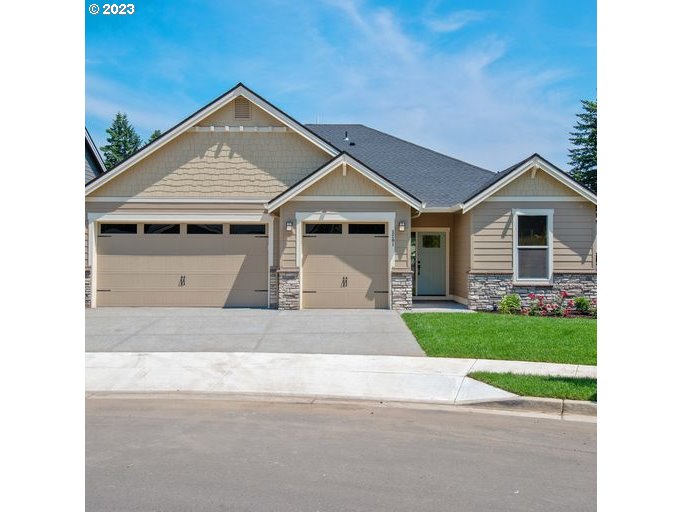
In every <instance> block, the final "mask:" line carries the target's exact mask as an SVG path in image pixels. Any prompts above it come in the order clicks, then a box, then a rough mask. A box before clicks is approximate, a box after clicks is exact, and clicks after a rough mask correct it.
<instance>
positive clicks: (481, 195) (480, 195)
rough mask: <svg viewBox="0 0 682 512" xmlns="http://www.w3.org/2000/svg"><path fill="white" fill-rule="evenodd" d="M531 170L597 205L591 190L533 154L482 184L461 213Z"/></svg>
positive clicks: (467, 201)
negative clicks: (541, 173) (543, 173)
mask: <svg viewBox="0 0 682 512" xmlns="http://www.w3.org/2000/svg"><path fill="white" fill-rule="evenodd" d="M533 168H537V169H542V170H543V171H545V172H546V173H547V174H549V175H550V176H552V177H553V178H556V179H557V180H558V181H559V182H561V183H562V184H563V185H566V186H567V187H568V188H570V189H571V190H573V191H574V192H576V193H577V194H578V195H581V196H582V197H584V198H585V199H587V200H588V201H590V202H591V203H593V204H597V196H596V195H595V194H594V193H593V192H592V191H591V190H589V189H587V188H586V187H584V186H583V185H581V184H580V183H578V182H577V181H575V180H574V179H573V177H571V176H570V175H569V174H567V173H566V172H564V171H562V170H561V169H559V168H558V167H557V166H556V165H554V164H552V163H551V162H550V161H549V160H547V159H546V158H544V157H543V156H541V155H539V154H538V153H533V154H532V155H530V156H529V157H528V158H525V159H523V160H521V161H520V162H518V163H516V164H514V165H512V166H511V167H508V168H507V169H505V170H504V171H500V172H498V173H497V174H495V175H494V176H493V177H492V179H490V180H489V181H488V182H487V183H484V184H483V185H482V186H481V187H480V188H479V189H478V190H476V191H475V192H474V193H472V194H471V195H470V196H469V197H468V198H467V199H466V200H464V201H462V203H463V204H462V211H463V212H465V213H466V212H467V211H469V210H471V209H472V208H473V207H474V206H476V205H478V204H480V203H481V202H483V201H485V200H486V199H488V198H489V197H490V196H492V195H493V194H494V193H495V192H498V191H499V190H500V189H502V188H503V187H505V186H506V185H508V184H509V183H511V182H512V181H514V180H515V179H516V178H518V177H519V176H521V175H522V174H523V173H525V172H526V171H528V170H530V169H533Z"/></svg>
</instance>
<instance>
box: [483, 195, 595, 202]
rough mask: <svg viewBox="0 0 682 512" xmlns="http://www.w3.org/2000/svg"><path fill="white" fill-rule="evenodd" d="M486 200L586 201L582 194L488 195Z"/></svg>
mask: <svg viewBox="0 0 682 512" xmlns="http://www.w3.org/2000/svg"><path fill="white" fill-rule="evenodd" d="M486 201H488V202H491V203H505V202H514V203H517V202H528V203H540V202H543V203H547V202H551V203H566V202H571V203H573V202H587V199H585V198H584V197H582V196H495V197H489V198H488V199H486Z"/></svg>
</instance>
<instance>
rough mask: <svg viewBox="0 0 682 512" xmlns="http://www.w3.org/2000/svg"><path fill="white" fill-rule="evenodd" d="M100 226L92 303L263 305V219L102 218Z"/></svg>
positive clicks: (265, 274)
mask: <svg viewBox="0 0 682 512" xmlns="http://www.w3.org/2000/svg"><path fill="white" fill-rule="evenodd" d="M99 229H100V231H99V233H98V237H97V306H204V307H210V306H213V307H230V306H232V307H256V306H267V301H268V256H267V254H268V237H267V233H266V226H265V225H263V224H229V225H228V224H101V225H100V227H99Z"/></svg>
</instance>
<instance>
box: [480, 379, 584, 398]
mask: <svg viewBox="0 0 682 512" xmlns="http://www.w3.org/2000/svg"><path fill="white" fill-rule="evenodd" d="M469 377H471V378H472V379H476V380H480V381H481V382H485V383H486V384H490V385H491V386H495V387H496V388H500V389H504V390H505V391H509V392H510V393H514V394H516V395H521V396H539V397H543V398H563V399H568V400H590V401H591V402H596V401H597V379H578V378H571V377H548V376H540V375H516V374H513V373H490V372H473V373H470V374H469Z"/></svg>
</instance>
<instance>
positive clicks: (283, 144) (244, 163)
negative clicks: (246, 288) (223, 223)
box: [91, 132, 330, 198]
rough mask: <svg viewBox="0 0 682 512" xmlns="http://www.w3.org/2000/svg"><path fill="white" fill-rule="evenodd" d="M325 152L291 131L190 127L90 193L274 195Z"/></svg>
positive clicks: (301, 175) (318, 163)
mask: <svg viewBox="0 0 682 512" xmlns="http://www.w3.org/2000/svg"><path fill="white" fill-rule="evenodd" d="M329 158H330V157H329V155H327V154H326V153H325V152H324V151H322V150H321V149H319V148H317V147H316V146H314V145H313V144H311V143H310V142H308V141H306V140H305V139H304V138H303V137H301V136H300V135H298V134H295V133H292V132H287V133H225V132H223V133H220V132H214V133H205V132H204V133H194V132H188V133H184V134H182V135H180V136H178V137H177V138H176V139H174V140H172V141H171V142H169V143H168V144H166V145H165V146H163V147H162V148H159V149H158V150H157V151H156V152H154V153H152V154H151V155H149V156H147V157H146V158H144V159H143V160H141V161H140V162H139V163H137V164H135V165H134V166H132V167H131V168H130V169H128V170H126V171H125V172H123V173H122V174H120V175H119V176H117V177H115V178H113V179H112V180H111V181H110V182H109V183H106V184H104V185H103V186H102V187H101V188H99V189H97V190H96V191H94V192H93V193H92V194H91V195H92V196H99V197H102V196H106V197H133V196H140V197H177V196H180V197H263V198H272V197H274V196H275V195H277V194H279V193H280V192H282V191H284V190H286V189H287V188H289V187H290V186H291V185H293V184H294V183H296V182H297V181H299V180H301V179H302V178H304V177H306V176H307V175H309V174H310V173H311V172H312V171H314V170H315V169H317V168H318V167H320V166H321V165H322V164H323V163H324V162H327V161H328V160H329Z"/></svg>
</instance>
